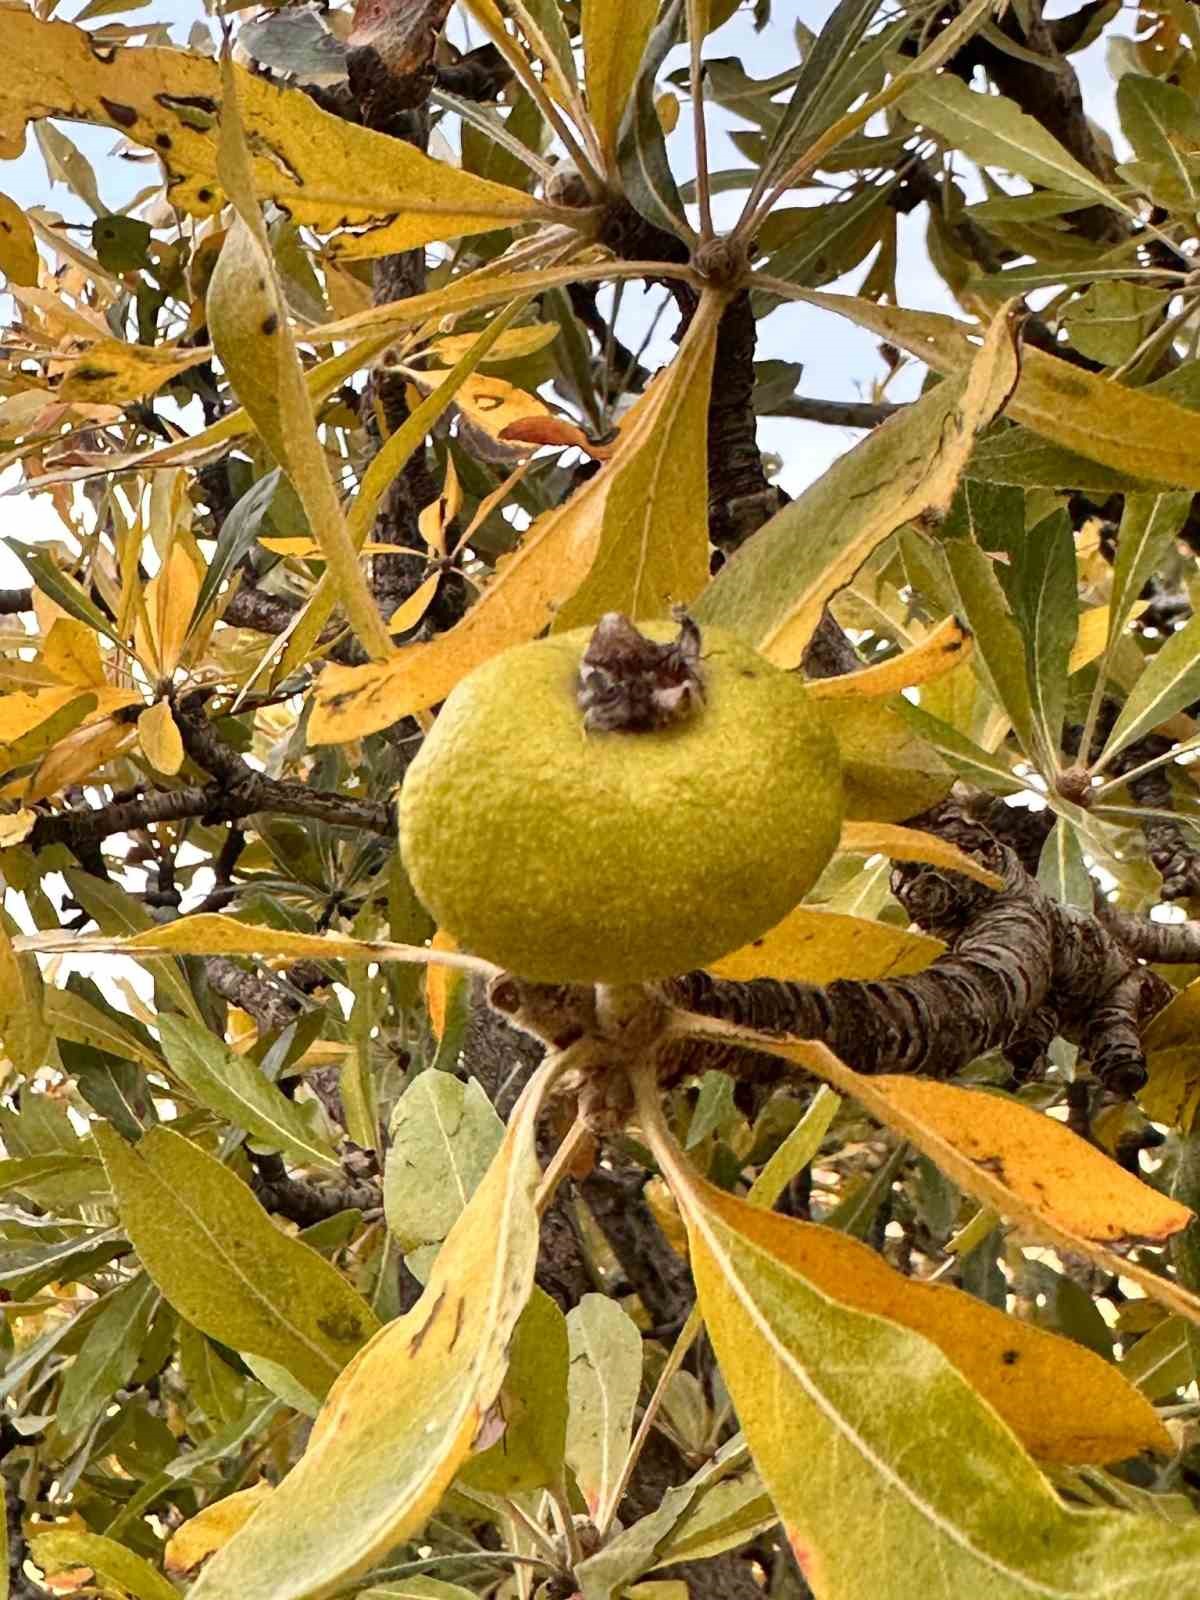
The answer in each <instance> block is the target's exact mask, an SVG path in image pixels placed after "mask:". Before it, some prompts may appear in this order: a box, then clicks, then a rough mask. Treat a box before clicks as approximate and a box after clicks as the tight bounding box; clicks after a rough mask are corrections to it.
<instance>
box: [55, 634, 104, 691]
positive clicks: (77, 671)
mask: <svg viewBox="0 0 1200 1600" xmlns="http://www.w3.org/2000/svg"><path fill="white" fill-rule="evenodd" d="M42 661H43V662H44V664H45V666H46V668H47V669H48V670H49V671H50V672H52V673H53V674H54V676H55V677H56V678H57V679H58V680H59V682H60V683H73V684H82V685H84V686H89V685H92V684H103V683H104V664H103V662H102V661H101V660H100V641H99V639H98V638H97V637H96V635H95V633H94V632H93V631H92V629H91V628H89V627H88V625H87V623H86V622H78V621H76V619H75V618H74V617H59V618H58V619H57V620H56V621H55V623H54V625H53V626H52V627H51V629H50V632H49V633H48V634H47V635H46V642H45V644H43V646H42Z"/></svg>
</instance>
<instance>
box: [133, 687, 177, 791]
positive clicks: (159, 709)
mask: <svg viewBox="0 0 1200 1600" xmlns="http://www.w3.org/2000/svg"><path fill="white" fill-rule="evenodd" d="M137 730H138V738H139V740H140V741H141V745H142V754H143V755H144V756H145V757H146V760H147V761H148V762H149V763H150V765H151V766H152V767H153V768H154V770H155V772H163V773H166V775H167V776H168V777H172V778H173V777H174V776H175V774H176V773H177V772H178V771H179V769H180V767H182V765H183V755H184V752H183V740H182V739H181V738H180V737H179V729H178V727H177V726H176V724H175V718H174V717H173V716H172V715H171V706H170V703H169V702H168V701H166V700H160V701H158V703H157V704H156V705H152V706H150V707H149V708H148V709H147V710H145V711H143V712H142V714H141V716H140V717H139V718H138V724H137Z"/></svg>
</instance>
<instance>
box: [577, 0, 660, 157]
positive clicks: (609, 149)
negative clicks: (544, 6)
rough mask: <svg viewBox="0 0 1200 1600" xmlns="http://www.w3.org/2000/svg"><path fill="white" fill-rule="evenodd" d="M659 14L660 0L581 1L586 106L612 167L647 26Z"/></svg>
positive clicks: (647, 33)
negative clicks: (622, 119)
mask: <svg viewBox="0 0 1200 1600" xmlns="http://www.w3.org/2000/svg"><path fill="white" fill-rule="evenodd" d="M657 16H658V0H583V17H582V27H583V61H584V81H585V83H586V85H587V97H588V110H589V111H590V112H591V116H592V122H593V124H594V125H595V128H596V132H597V133H598V134H599V135H600V147H601V149H602V150H603V151H604V159H605V160H606V162H607V163H608V165H609V168H610V169H611V170H613V171H615V170H616V164H617V138H618V134H619V133H620V129H621V118H622V117H623V116H624V114H625V108H626V107H627V106H628V104H629V101H630V97H631V96H632V94H633V88H634V84H635V83H636V82H637V77H638V69H639V68H640V66H641V64H642V57H643V56H644V55H645V53H646V45H647V43H648V41H649V38H650V30H651V28H653V26H654V20H655V18H656V17H657Z"/></svg>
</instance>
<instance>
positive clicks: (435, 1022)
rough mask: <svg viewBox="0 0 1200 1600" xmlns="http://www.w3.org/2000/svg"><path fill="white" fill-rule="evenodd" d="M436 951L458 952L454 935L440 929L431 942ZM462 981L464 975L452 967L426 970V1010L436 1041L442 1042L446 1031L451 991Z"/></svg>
mask: <svg viewBox="0 0 1200 1600" xmlns="http://www.w3.org/2000/svg"><path fill="white" fill-rule="evenodd" d="M429 943H430V945H431V946H432V948H433V949H434V950H457V949H458V945H457V943H456V942H455V939H454V935H453V934H451V933H446V932H445V931H444V930H443V929H441V928H439V929H438V930H437V932H436V933H435V934H434V936H433V938H432V939H431V940H430V941H429ZM461 981H462V974H461V973H455V972H454V971H453V970H452V969H451V968H450V967H435V966H429V967H426V968H425V1009H426V1010H427V1011H428V1012H429V1026H430V1028H432V1030H433V1036H434V1038H435V1039H438V1040H440V1039H441V1037H442V1035H443V1034H444V1033H445V1031H446V1013H447V1011H448V1009H449V1006H450V990H451V986H452V985H453V984H455V983H458V982H461Z"/></svg>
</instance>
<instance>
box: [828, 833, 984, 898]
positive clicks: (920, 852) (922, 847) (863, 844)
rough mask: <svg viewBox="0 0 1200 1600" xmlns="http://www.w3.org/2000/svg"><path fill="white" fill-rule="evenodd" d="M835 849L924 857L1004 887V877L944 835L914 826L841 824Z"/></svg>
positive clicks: (894, 857)
mask: <svg viewBox="0 0 1200 1600" xmlns="http://www.w3.org/2000/svg"><path fill="white" fill-rule="evenodd" d="M838 849H839V850H841V851H842V853H843V854H845V855H850V854H854V855H868V856H872V855H883V856H891V858H892V860H893V861H925V862H927V863H928V864H929V865H930V866H931V867H941V868H942V869H943V870H944V871H947V872H961V873H962V874H963V876H964V877H966V878H974V879H975V881H976V882H977V883H985V884H987V886H988V888H989V889H1003V887H1004V880H1003V879H1002V878H998V877H997V876H996V874H995V873H994V872H989V871H988V870H987V868H986V867H981V866H980V865H979V863H978V862H977V861H973V860H972V859H971V857H970V856H968V855H965V854H964V853H963V852H962V851H961V850H959V849H957V848H956V847H955V846H954V845H952V844H947V843H946V841H945V840H944V839H939V838H937V837H936V836H935V835H934V834H932V833H922V832H921V831H920V830H919V829H917V828H898V827H896V826H895V825H894V824H892V823H885V822H847V823H846V824H845V825H844V826H843V828H842V838H841V843H840V844H839V846H838Z"/></svg>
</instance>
